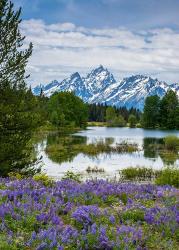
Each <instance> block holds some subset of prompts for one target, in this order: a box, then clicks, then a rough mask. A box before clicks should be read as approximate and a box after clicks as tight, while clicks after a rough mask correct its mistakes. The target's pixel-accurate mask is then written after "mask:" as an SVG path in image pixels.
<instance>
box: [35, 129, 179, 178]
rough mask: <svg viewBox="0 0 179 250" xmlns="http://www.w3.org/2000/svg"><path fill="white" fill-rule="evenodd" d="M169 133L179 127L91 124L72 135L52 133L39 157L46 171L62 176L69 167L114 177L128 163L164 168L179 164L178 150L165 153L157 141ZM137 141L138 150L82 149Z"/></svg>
mask: <svg viewBox="0 0 179 250" xmlns="http://www.w3.org/2000/svg"><path fill="white" fill-rule="evenodd" d="M167 135H176V136H179V131H166V130H145V129H141V128H107V127H88V128H87V130H83V131H80V132H78V133H75V134H72V135H65V136H64V135H61V134H59V133H49V134H48V135H47V136H46V137H45V138H44V139H43V140H42V141H41V142H39V143H38V145H37V152H38V157H42V161H41V164H42V171H43V172H45V173H47V175H49V176H51V177H53V178H56V179H60V178H61V177H62V176H63V175H64V174H65V173H66V172H67V171H68V170H70V171H73V172H75V173H80V174H81V175H82V177H83V178H90V177H96V176H97V177H100V178H114V177H115V176H116V177H117V176H118V175H119V170H120V169H123V168H127V167H131V166H132V167H136V166H141V167H142V166H145V167H152V168H155V169H160V168H162V167H164V166H169V165H170V166H179V156H178V153H175V154H174V153H173V154H169V155H168V154H163V153H161V152H160V150H159V149H158V146H157V145H160V144H162V143H163V138H164V137H165V136H167ZM124 142H125V143H129V144H133V143H135V144H137V145H138V150H137V151H134V152H121V153H116V152H112V153H100V154H98V155H95V156H92V155H88V154H85V153H82V152H81V151H80V148H82V147H83V146H85V145H88V144H92V145H96V144H97V143H104V144H109V145H110V146H111V147H113V146H115V145H118V144H121V143H124ZM88 167H90V168H95V167H98V168H101V169H104V172H101V173H87V171H86V169H87V168H88Z"/></svg>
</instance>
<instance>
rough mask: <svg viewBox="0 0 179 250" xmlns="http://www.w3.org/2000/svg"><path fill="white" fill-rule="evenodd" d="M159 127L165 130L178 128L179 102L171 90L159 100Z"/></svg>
mask: <svg viewBox="0 0 179 250" xmlns="http://www.w3.org/2000/svg"><path fill="white" fill-rule="evenodd" d="M160 126H161V127H162V128H167V129H175V128H178V127H179V101H178V97H177V94H176V93H175V92H174V91H173V90H169V91H168V92H167V93H166V95H165V96H164V97H163V98H162V100H161V103H160Z"/></svg>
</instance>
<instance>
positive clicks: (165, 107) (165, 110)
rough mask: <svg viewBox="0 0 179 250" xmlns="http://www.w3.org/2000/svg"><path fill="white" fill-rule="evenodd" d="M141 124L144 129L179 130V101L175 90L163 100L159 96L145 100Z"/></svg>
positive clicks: (168, 92) (169, 92)
mask: <svg viewBox="0 0 179 250" xmlns="http://www.w3.org/2000/svg"><path fill="white" fill-rule="evenodd" d="M141 124H142V126H143V127H144V128H162V129H179V99H178V97H177V94H176V92H174V91H173V90H169V91H167V93H166V94H165V95H164V97H163V98H160V97H159V96H157V95H154V96H149V97H147V98H146V100H145V105H144V112H143V115H142V120H141Z"/></svg>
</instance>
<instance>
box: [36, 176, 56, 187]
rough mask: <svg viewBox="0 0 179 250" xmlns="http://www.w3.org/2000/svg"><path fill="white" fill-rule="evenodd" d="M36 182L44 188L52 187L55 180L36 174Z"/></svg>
mask: <svg viewBox="0 0 179 250" xmlns="http://www.w3.org/2000/svg"><path fill="white" fill-rule="evenodd" d="M33 179H34V181H40V182H42V183H43V185H44V186H46V187H48V186H52V184H53V180H52V179H51V178H50V177H49V176H48V175H46V174H36V175H34V177H33Z"/></svg>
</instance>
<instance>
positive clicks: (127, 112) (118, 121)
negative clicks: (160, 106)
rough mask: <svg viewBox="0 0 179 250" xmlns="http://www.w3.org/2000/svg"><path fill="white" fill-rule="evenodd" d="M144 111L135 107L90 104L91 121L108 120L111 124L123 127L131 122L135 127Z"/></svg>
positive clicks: (89, 117)
mask: <svg viewBox="0 0 179 250" xmlns="http://www.w3.org/2000/svg"><path fill="white" fill-rule="evenodd" d="M141 115H142V112H141V111H140V110H138V109H135V108H130V109H127V108H126V107H115V106H113V107H112V106H108V105H106V104H88V120H89V121H90V122H107V124H108V125H111V126H119V127H123V126H126V124H127V123H129V124H130V125H131V126H132V127H134V126H135V125H136V124H137V123H139V122H140V119H141Z"/></svg>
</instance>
